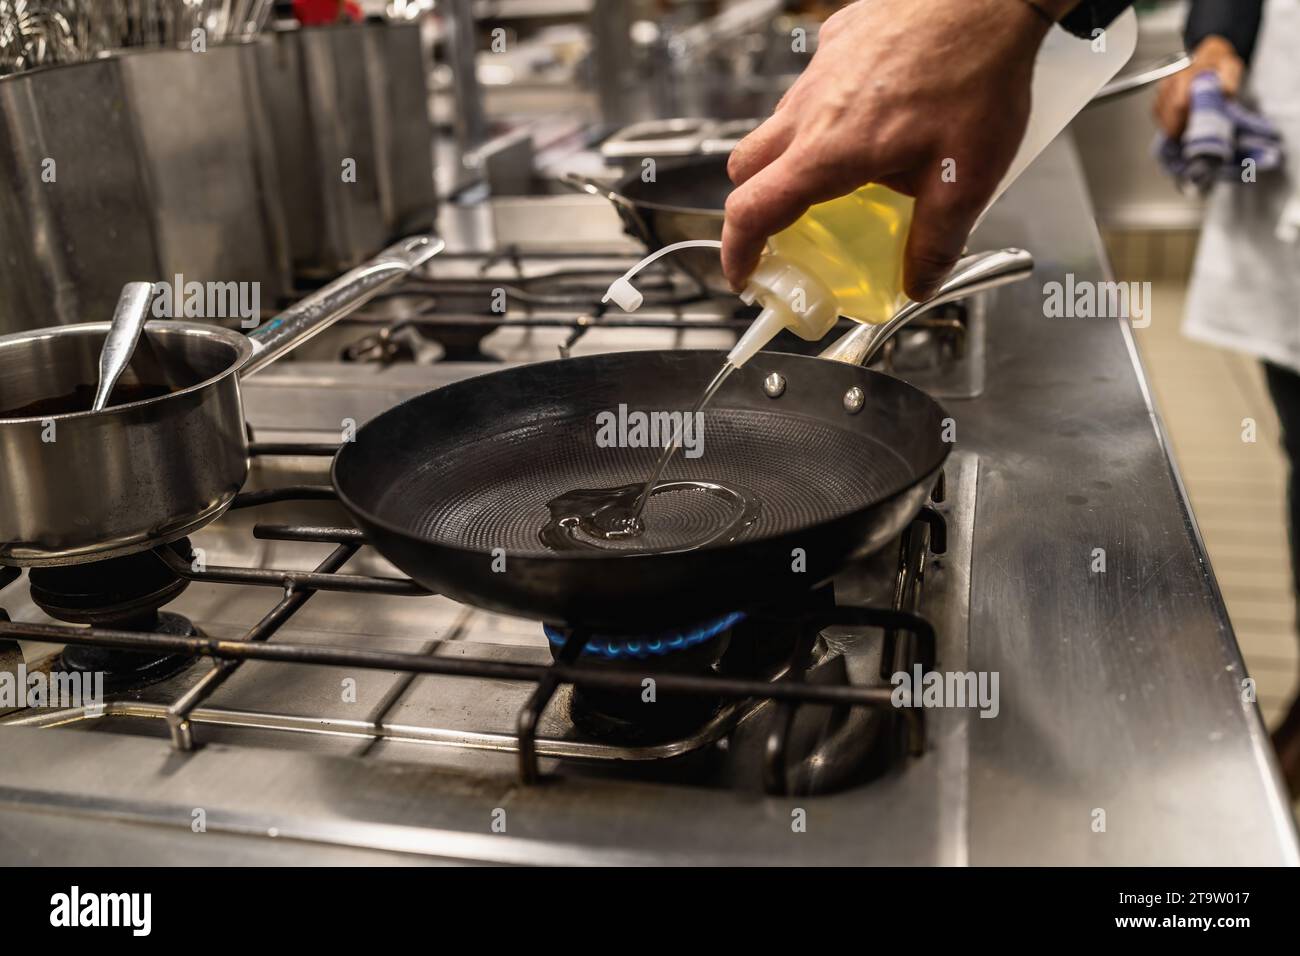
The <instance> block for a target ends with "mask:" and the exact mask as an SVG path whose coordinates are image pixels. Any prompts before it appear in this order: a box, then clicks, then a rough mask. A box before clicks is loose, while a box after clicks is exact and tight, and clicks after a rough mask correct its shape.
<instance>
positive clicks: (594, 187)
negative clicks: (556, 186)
mask: <svg viewBox="0 0 1300 956" xmlns="http://www.w3.org/2000/svg"><path fill="white" fill-rule="evenodd" d="M560 182H562V183H563V184H564V185H566V186H568V187H569V188H570V189H573V190H576V191H577V192H580V193H586V194H587V195H588V196H599V197H600V198H601V199H607V200H609V202H610V203H612V204H613V206H614V209H615V210H617V212H618V215H619V218H620V219H622V220H623V225H624V226H626V227H627V231H628V234H629V235H631V236H632V237H633V238H635V239H640V240H641V241H642V242H643V243H645V244H646V245H647V246H650V247H651V248H654V247H655V246H656V245H657V244H658V243H657V241H656V239H655V237H654V234H653V233H652V232H651V231H650V226H649V224H648V223H646V221H645V218H644V217H643V216H642V215H641V211H640V210H639V209H637V206H636V203H635V202H634V201H633V200H631V199H628V198H627V197H626V196H624V195H623V194H622V193H621V192H619V191H618V190H617V189H615V188H614V187H613V186H609V185H606V184H605V183H600V182H597V181H596V180H594V179H589V178H587V177H586V176H583V175H581V174H579V173H572V172H570V173H562V174H561V175H560Z"/></svg>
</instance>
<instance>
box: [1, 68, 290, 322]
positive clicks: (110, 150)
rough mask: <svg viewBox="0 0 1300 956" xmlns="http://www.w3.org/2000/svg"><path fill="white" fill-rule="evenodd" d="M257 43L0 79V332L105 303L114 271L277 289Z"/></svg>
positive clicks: (276, 218)
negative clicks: (0, 181)
mask: <svg viewBox="0 0 1300 956" xmlns="http://www.w3.org/2000/svg"><path fill="white" fill-rule="evenodd" d="M254 48H255V44H247V43H237V44H229V45H224V46H218V47H213V48H211V49H210V50H209V51H208V52H207V53H203V54H198V53H191V52H189V51H187V50H148V51H136V52H128V53H122V54H117V55H114V56H112V57H108V58H105V59H101V60H94V61H90V62H86V63H77V64H71V65H67V66H57V67H50V68H47V69H41V70H36V71H33V72H30V73H25V74H21V75H18V76H12V77H5V78H3V79H0V175H4V176H5V178H6V181H8V182H10V183H12V184H13V188H12V190H6V191H4V192H5V195H4V196H3V197H0V234H2V235H3V237H4V242H3V252H2V253H0V332H12V331H18V330H23V329H30V328H37V327H41V326H47V325H51V324H63V323H73V322H80V321H84V320H85V319H86V318H87V317H91V316H98V315H105V314H108V313H109V312H110V311H111V310H112V307H113V303H114V302H116V301H117V295H118V292H119V291H120V290H121V286H122V282H123V280H124V279H149V280H158V279H171V278H172V277H173V276H175V275H177V274H180V275H183V276H184V277H185V279H186V280H195V281H200V282H207V281H221V282H256V283H258V284H259V285H260V287H261V298H262V301H264V302H274V301H276V300H278V299H282V298H284V297H286V296H287V295H288V294H289V292H290V291H291V287H290V276H289V271H288V262H289V260H288V245H287V237H286V233H285V228H284V221H283V214H282V212H281V209H280V206H279V203H278V199H277V194H278V192H279V189H278V183H277V181H276V179H275V174H276V169H275V166H274V164H273V163H271V162H269V161H268V159H267V154H266V153H264V152H262V151H261V147H260V145H259V144H261V143H265V142H267V141H268V140H269V134H268V132H267V130H268V127H267V123H266V117H265V115H264V113H263V111H262V103H261V94H260V91H259V89H258V87H257V73H256V70H254V69H252V68H251V64H252V59H253V50H254Z"/></svg>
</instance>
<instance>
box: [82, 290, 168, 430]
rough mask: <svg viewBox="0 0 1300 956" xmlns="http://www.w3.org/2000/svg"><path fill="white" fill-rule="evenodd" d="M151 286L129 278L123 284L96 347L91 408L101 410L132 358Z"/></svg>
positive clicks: (146, 314)
mask: <svg viewBox="0 0 1300 956" xmlns="http://www.w3.org/2000/svg"><path fill="white" fill-rule="evenodd" d="M152 290H153V286H152V285H151V284H150V283H148V282H128V283H127V284H126V285H124V286H122V297H121V298H120V299H118V300H117V309H116V311H114V313H113V321H112V324H110V325H109V327H108V334H107V335H106V336H104V346H103V348H101V349H100V351H99V387H98V388H97V389H96V390H95V400H94V402H92V403H91V406H90V410H91V411H92V412H97V411H100V410H101V409H102V408H103V407H104V405H105V404H106V403H107V402H108V396H109V395H110V394H112V392H113V386H114V385H116V384H117V379H118V377H119V376H120V375H121V374H122V371H123V370H124V369H125V368H126V366H127V363H128V362H130V361H131V355H132V354H133V353H134V352H135V344H136V342H138V341H140V330H141V329H143V328H144V323H145V321H146V320H147V319H148V318H149V302H150V299H151V292H152Z"/></svg>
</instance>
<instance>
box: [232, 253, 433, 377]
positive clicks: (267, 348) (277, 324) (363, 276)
mask: <svg viewBox="0 0 1300 956" xmlns="http://www.w3.org/2000/svg"><path fill="white" fill-rule="evenodd" d="M445 245H446V243H444V242H443V241H442V240H441V239H439V238H438V237H437V236H433V235H428V234H426V235H420V236H411V237H410V238H408V239H403V240H402V241H401V242H398V243H395V244H393V245H391V246H389V247H388V248H387V249H385V250H384V251H383V252H381V253H379V255H377V256H375V257H374V258H373V259H371V260H370V261H369V262H366V263H364V264H362V265H359V266H357V267H356V268H355V269H353V270H351V271H350V272H345V273H344V274H343V275H341V276H339V277H338V278H337V279H335V280H334V281H333V282H331V283H330V284H329V285H327V286H324V287H323V288H320V289H317V290H316V291H315V292H313V293H312V294H311V295H309V296H307V297H306V298H305V299H303V300H301V301H300V302H297V303H295V304H294V305H291V306H289V308H287V309H285V310H284V311H283V312H281V313H280V314H279V315H277V316H276V317H275V318H274V319H272V320H271V321H269V322H264V323H263V324H262V325H260V326H258V327H257V328H256V329H254V330H253V331H252V332H249V333H248V338H249V340H250V341H252V343H253V355H252V357H251V358H249V360H248V361H247V362H245V363H244V367H243V368H241V369H240V370H239V377H240V378H246V377H247V376H249V375H252V374H253V373H254V372H257V371H260V370H261V369H263V368H264V367H266V366H267V365H270V364H271V363H272V362H274V361H275V360H276V359H278V358H279V357H280V356H281V355H283V354H284V353H286V352H288V351H289V350H290V349H293V348H296V347H297V346H299V345H301V344H302V343H303V342H305V341H307V340H308V339H309V338H311V337H312V336H313V335H316V334H317V333H318V332H322V331H324V330H325V329H327V328H329V326H330V325H332V324H333V323H334V322H337V321H338V320H339V319H341V318H343V317H344V316H345V315H350V314H351V313H353V312H355V311H356V310H357V309H359V308H360V307H361V306H363V305H365V303H367V302H369V301H370V300H371V299H372V298H373V297H374V296H375V295H377V294H378V293H379V292H382V291H383V290H384V289H386V288H387V287H388V286H390V285H392V284H393V283H394V282H396V281H397V280H398V279H401V278H404V277H405V276H406V275H407V274H409V273H410V272H411V270H412V269H415V268H417V267H419V266H421V265H423V264H424V263H425V262H428V261H429V260H430V259H432V258H433V257H434V256H436V255H437V254H438V253H440V252H442V249H443V246H445Z"/></svg>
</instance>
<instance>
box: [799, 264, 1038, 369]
mask: <svg viewBox="0 0 1300 956" xmlns="http://www.w3.org/2000/svg"><path fill="white" fill-rule="evenodd" d="M1033 271H1034V257H1033V256H1031V255H1030V254H1029V253H1028V252H1025V250H1023V249H999V250H997V251H996V252H980V253H976V254H975V255H973V256H967V257H966V258H964V259H962V260H961V261H960V262H958V263H957V265H956V266H955V267H954V268H953V270H952V272H951V273H950V274H949V276H948V278H947V279H945V280H944V283H943V285H941V286H939V291H938V292H937V293H936V294H935V296H934V298H932V299H929V300H927V301H925V302H909V303H908V304H907V305H906V306H904V307H903V308H902V309H899V310H898V312H897V313H896V314H895V315H894V317H893V318H892V319H890V320H889V321H888V322H882V323H881V324H879V325H859V326H858V327H857V328H855V329H853V330H852V331H850V332H848V333H846V334H845V335H844V336H843V337H842V338H841V339H840V340H839V341H838V342H836V343H835V344H834V345H832V346H831V347H830V348H828V349H826V350H825V351H824V352H822V353H821V357H822V358H825V359H834V360H835V361H837V362H846V363H848V364H849V365H866V364H867V363H868V362H870V361H871V360H872V359H873V358H875V356H876V353H877V352H879V351H880V347H881V346H882V345H884V344H885V343H886V342H887V341H889V339H890V337H891V336H893V334H894V333H895V332H897V331H898V330H899V329H901V328H902V327H903V326H905V325H906V324H907V323H908V322H911V321H912V320H913V319H914V318H916V317H917V316H918V315H923V314H924V313H926V312H929V311H930V310H931V309H935V308H938V307H939V306H941V305H946V304H947V303H949V302H953V301H956V300H957V299H964V298H966V297H967V296H971V295H974V294H975V293H977V292H983V291H985V290H986V289H995V288H997V287H998V286H1000V285H1007V284H1009V283H1012V282H1019V281H1020V280H1021V279H1027V278H1029V276H1030V274H1031V273H1032V272H1033Z"/></svg>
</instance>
